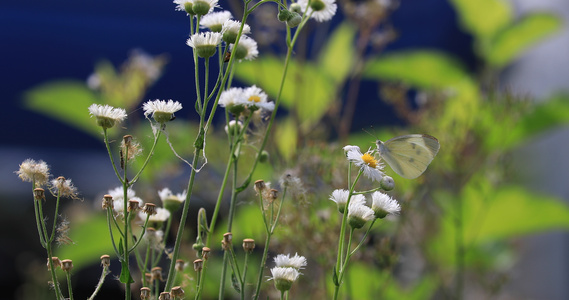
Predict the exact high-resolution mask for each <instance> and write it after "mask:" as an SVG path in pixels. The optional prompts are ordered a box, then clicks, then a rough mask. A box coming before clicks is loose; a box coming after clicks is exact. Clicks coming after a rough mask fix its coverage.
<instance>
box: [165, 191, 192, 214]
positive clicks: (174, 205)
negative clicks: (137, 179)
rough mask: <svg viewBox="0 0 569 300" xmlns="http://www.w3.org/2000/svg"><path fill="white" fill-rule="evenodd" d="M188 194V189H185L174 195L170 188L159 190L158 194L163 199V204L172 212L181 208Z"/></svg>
mask: <svg viewBox="0 0 569 300" xmlns="http://www.w3.org/2000/svg"><path fill="white" fill-rule="evenodd" d="M187 194H188V193H187V192H186V191H183V192H181V193H177V194H176V195H174V193H172V191H171V190H170V189H169V188H164V189H162V190H161V191H158V196H159V197H160V200H162V206H164V208H166V209H167V210H168V211H170V212H175V211H177V210H178V208H180V205H181V204H182V203H183V202H184V201H185V200H186V196H187Z"/></svg>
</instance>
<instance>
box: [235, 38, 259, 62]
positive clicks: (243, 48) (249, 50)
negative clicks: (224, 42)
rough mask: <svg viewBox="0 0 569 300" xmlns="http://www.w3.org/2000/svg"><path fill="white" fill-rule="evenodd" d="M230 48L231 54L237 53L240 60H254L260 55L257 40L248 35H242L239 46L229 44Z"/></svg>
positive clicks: (236, 56)
mask: <svg viewBox="0 0 569 300" xmlns="http://www.w3.org/2000/svg"><path fill="white" fill-rule="evenodd" d="M234 48H235V49H234ZM229 49H230V50H231V55H235V58H236V59H239V60H242V59H245V60H253V59H255V58H257V56H259V50H258V49H257V42H256V41H255V40H254V39H252V38H250V37H248V36H242V37H241V38H240V39H239V43H238V44H237V47H235V45H234V44H231V45H229Z"/></svg>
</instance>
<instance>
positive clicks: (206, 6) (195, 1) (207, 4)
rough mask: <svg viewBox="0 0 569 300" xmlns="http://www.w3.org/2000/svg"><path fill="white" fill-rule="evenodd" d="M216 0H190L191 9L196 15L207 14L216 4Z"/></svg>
mask: <svg viewBox="0 0 569 300" xmlns="http://www.w3.org/2000/svg"><path fill="white" fill-rule="evenodd" d="M217 2H218V0H192V10H193V11H194V13H195V14H196V15H198V16H203V15H207V14H208V13H211V12H212V11H213V9H214V8H216V7H219V5H217Z"/></svg>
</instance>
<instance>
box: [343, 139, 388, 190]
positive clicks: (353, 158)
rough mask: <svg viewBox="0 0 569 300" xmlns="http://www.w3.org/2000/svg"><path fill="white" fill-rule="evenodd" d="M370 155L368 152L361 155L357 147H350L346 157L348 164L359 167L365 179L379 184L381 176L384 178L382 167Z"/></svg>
mask: <svg viewBox="0 0 569 300" xmlns="http://www.w3.org/2000/svg"><path fill="white" fill-rule="evenodd" d="M372 154H373V153H372V152H369V151H368V152H366V153H363V154H362V152H361V151H360V149H359V147H352V148H350V149H349V151H348V152H347V153H346V156H347V158H348V160H349V161H350V162H352V163H354V164H355V165H356V166H358V167H360V169H361V170H362V171H363V173H364V175H365V176H366V177H367V178H369V179H371V180H375V181H377V182H380V181H381V179H382V178H383V176H385V174H384V173H383V165H382V164H380V163H379V161H377V160H376V159H375V158H374V157H373V155H372Z"/></svg>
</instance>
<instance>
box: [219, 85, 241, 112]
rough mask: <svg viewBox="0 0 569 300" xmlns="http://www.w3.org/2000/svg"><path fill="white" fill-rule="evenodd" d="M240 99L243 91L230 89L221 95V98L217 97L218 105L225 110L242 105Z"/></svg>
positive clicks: (234, 88)
mask: <svg viewBox="0 0 569 300" xmlns="http://www.w3.org/2000/svg"><path fill="white" fill-rule="evenodd" d="M242 99H243V89H242V88H238V87H232V88H230V89H228V90H225V91H223V92H222V93H221V96H219V105H220V106H221V107H226V108H230V107H232V106H235V105H243V101H242Z"/></svg>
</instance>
